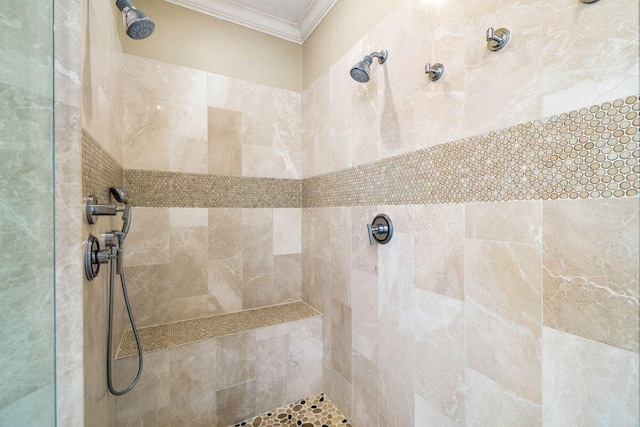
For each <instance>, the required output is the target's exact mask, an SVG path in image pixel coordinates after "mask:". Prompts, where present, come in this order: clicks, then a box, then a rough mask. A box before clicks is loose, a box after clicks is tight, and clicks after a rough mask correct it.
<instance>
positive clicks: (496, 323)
mask: <svg viewBox="0 0 640 427" xmlns="http://www.w3.org/2000/svg"><path fill="white" fill-rule="evenodd" d="M465 328H466V353H467V355H466V364H467V367H468V368H472V369H473V370H475V371H476V372H479V373H481V374H482V375H484V376H486V377H488V378H490V379H492V380H493V381H495V382H497V383H499V384H500V385H502V386H503V387H505V388H507V389H509V390H512V391H513V392H515V393H516V394H519V395H521V396H522V397H523V398H524V399H527V400H530V401H532V402H534V403H540V401H541V398H542V396H541V386H542V385H541V375H542V368H541V352H542V350H541V348H540V344H541V343H540V340H541V337H540V335H541V331H540V329H541V327H540V326H538V327H537V328H535V329H530V328H527V327H526V326H523V325H521V324H518V323H516V322H513V321H511V320H509V319H506V318H504V317H501V316H499V315H497V314H495V313H493V312H491V311H489V310H487V309H485V308H483V307H482V306H480V305H479V304H477V303H476V302H475V301H473V300H472V299H470V298H469V297H467V298H466V301H465Z"/></svg>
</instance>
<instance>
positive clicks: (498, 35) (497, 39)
mask: <svg viewBox="0 0 640 427" xmlns="http://www.w3.org/2000/svg"><path fill="white" fill-rule="evenodd" d="M510 37H511V32H509V30H507V29H506V28H498V29H497V30H496V31H495V32H494V31H493V27H489V29H488V30H487V49H489V50H493V51H496V50H500V49H502V48H503V47H504V46H505V45H506V44H507V42H508V41H509V38H510Z"/></svg>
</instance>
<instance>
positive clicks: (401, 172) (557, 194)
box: [302, 96, 640, 207]
mask: <svg viewBox="0 0 640 427" xmlns="http://www.w3.org/2000/svg"><path fill="white" fill-rule="evenodd" d="M639 109H640V103H639V102H638V97H637V96H630V97H628V98H626V99H618V100H616V101H613V102H605V103H603V104H602V105H594V106H592V107H590V108H582V109H580V110H576V111H571V112H570V113H566V114H560V115H558V116H552V117H549V118H546V119H542V120H535V121H533V122H527V123H523V124H519V125H517V126H512V127H510V128H508V129H502V130H499V131H495V132H490V133H488V134H484V135H479V136H474V137H469V138H464V139H461V140H457V141H453V142H450V143H445V144H441V145H437V146H434V147H430V148H426V149H422V150H419V151H414V152H411V153H407V154H403V155H400V156H396V157H391V158H388V159H384V160H380V161H376V162H372V163H368V164H364V165H360V166H356V167H353V168H350V169H346V170H342V171H338V172H334V173H328V174H325V175H320V176H316V177H313V178H309V179H305V180H304V181H303V183H302V206H303V207H331V206H371V205H380V204H389V205H393V204H395V205H403V204H437V203H464V202H495V201H509V200H532V199H543V200H547V199H551V200H554V199H577V198H581V199H586V198H600V197H605V198H606V197H627V196H637V195H638V190H640V182H639V181H638V174H639V173H640V166H639V165H638V158H639V157H640V150H639V149H638V142H639V141H640V135H639V134H638V127H639V126H640V119H639V118H638V110H639Z"/></svg>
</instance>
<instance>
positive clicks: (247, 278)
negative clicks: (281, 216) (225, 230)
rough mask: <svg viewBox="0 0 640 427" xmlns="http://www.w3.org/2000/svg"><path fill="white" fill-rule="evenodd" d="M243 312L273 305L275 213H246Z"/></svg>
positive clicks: (247, 210)
mask: <svg viewBox="0 0 640 427" xmlns="http://www.w3.org/2000/svg"><path fill="white" fill-rule="evenodd" d="M242 302H243V308H244V309H247V308H255V307H261V306H265V305H270V304H272V302H273V214H272V211H271V209H245V210H243V211H242Z"/></svg>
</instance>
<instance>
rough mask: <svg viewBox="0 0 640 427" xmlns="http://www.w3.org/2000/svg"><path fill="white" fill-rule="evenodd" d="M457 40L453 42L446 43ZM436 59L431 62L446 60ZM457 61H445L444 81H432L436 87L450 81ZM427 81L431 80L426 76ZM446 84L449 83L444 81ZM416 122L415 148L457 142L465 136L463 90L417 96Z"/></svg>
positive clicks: (415, 107) (443, 59) (414, 109)
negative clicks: (446, 62) (450, 73)
mask: <svg viewBox="0 0 640 427" xmlns="http://www.w3.org/2000/svg"><path fill="white" fill-rule="evenodd" d="M449 43H454V42H453V41H451V42H447V44H449ZM445 60H446V59H445V58H442V59H433V60H432V61H436V62H439V61H445ZM454 67H455V64H450V63H448V64H446V65H445V73H446V76H444V77H442V78H441V80H438V81H437V82H433V83H432V84H433V85H434V86H436V85H440V84H442V83H441V81H442V80H443V79H444V80H448V77H449V70H452V69H453V70H454V72H455V69H454ZM425 80H426V81H429V82H430V83H431V80H429V79H428V78H427V77H425ZM445 83H446V82H445ZM413 102H414V108H413V115H414V117H413V121H414V129H415V138H414V141H413V143H412V149H414V150H418V149H421V148H427V147H433V146H434V145H438V144H442V143H445V142H449V141H454V140H456V139H459V138H461V137H463V136H465V135H463V129H464V126H463V125H462V124H463V123H464V119H465V117H464V111H465V110H464V102H465V94H464V92H445V93H424V94H420V96H415V97H414V100H413Z"/></svg>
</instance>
